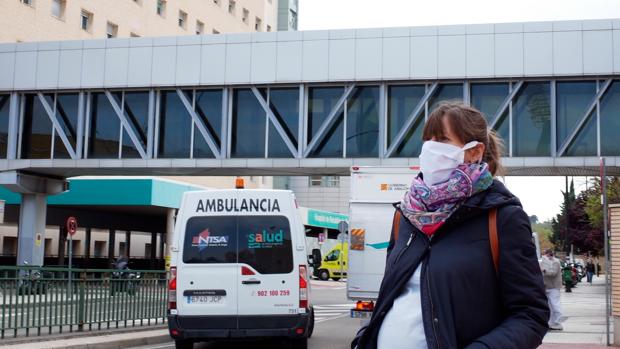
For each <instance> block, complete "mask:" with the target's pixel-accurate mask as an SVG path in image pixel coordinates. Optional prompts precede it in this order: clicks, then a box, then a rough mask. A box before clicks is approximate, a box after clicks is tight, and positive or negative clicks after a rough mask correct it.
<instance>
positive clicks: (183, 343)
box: [174, 340, 194, 349]
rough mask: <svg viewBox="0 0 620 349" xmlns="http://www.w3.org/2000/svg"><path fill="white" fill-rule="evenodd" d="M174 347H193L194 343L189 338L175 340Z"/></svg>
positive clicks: (177, 348) (188, 348) (180, 348)
mask: <svg viewBox="0 0 620 349" xmlns="http://www.w3.org/2000/svg"><path fill="white" fill-rule="evenodd" d="M174 347H175V348H176V349H193V348H194V343H193V342H192V341H188V340H176V341H174Z"/></svg>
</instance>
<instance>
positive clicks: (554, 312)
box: [540, 249, 564, 331]
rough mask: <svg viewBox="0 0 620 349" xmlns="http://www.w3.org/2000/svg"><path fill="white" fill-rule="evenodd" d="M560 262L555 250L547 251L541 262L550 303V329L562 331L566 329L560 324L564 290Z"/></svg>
mask: <svg viewBox="0 0 620 349" xmlns="http://www.w3.org/2000/svg"><path fill="white" fill-rule="evenodd" d="M561 269H562V268H561V266H560V260H559V259H557V258H555V257H554V255H553V250H551V249H547V250H546V251H545V255H544V256H543V257H542V261H541V262H540V270H541V271H542V273H543V279H544V281H545V290H546V293H547V300H548V302H549V310H550V311H551V314H550V316H549V328H550V329H552V330H558V331H561V330H563V329H564V328H563V327H562V324H561V323H560V318H561V317H562V309H561V305H560V289H561V288H562V270H561Z"/></svg>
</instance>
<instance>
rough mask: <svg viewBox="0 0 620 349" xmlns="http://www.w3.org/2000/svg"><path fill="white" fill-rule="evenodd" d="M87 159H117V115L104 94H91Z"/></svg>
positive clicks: (118, 133) (118, 127)
mask: <svg viewBox="0 0 620 349" xmlns="http://www.w3.org/2000/svg"><path fill="white" fill-rule="evenodd" d="M90 109H91V118H90V135H89V145H88V157H89V158H93V159H106V158H107V159H116V158H118V147H119V135H120V130H121V124H120V120H119V119H118V115H116V112H114V109H112V106H111V105H110V101H109V100H108V98H107V97H106V95H105V94H104V93H102V92H101V93H93V94H92V99H91V106H90Z"/></svg>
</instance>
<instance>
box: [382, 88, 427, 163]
mask: <svg viewBox="0 0 620 349" xmlns="http://www.w3.org/2000/svg"><path fill="white" fill-rule="evenodd" d="M424 92H425V87H424V85H395V86H390V87H389V88H388V114H387V123H388V126H387V132H388V136H387V139H388V147H390V146H391V145H392V142H394V140H395V138H396V135H398V132H400V130H401V128H402V127H403V125H404V123H405V121H406V120H407V118H408V117H409V116H410V115H411V113H412V112H413V110H414V109H415V107H416V106H417V105H418V103H419V102H420V100H421V99H422V97H423V96H424ZM421 113H422V114H423V113H424V109H422V111H421ZM423 125H424V117H423V115H422V117H419V119H418V122H417V123H416V124H414V125H413V126H412V128H411V129H410V130H409V132H407V134H406V135H405V138H404V139H403V141H402V142H401V143H400V145H399V147H398V148H396V151H395V152H394V156H395V157H417V156H418V155H419V154H420V150H421V147H422V127H420V126H423Z"/></svg>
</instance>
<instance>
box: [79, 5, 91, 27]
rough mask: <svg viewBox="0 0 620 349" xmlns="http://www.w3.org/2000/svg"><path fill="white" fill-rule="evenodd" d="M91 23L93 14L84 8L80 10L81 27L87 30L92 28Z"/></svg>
mask: <svg viewBox="0 0 620 349" xmlns="http://www.w3.org/2000/svg"><path fill="white" fill-rule="evenodd" d="M92 24H93V14H92V13H90V12H88V11H86V10H82V12H81V13H80V25H81V27H82V29H83V30H86V31H88V32H89V31H90V30H91V28H92Z"/></svg>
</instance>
